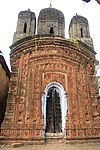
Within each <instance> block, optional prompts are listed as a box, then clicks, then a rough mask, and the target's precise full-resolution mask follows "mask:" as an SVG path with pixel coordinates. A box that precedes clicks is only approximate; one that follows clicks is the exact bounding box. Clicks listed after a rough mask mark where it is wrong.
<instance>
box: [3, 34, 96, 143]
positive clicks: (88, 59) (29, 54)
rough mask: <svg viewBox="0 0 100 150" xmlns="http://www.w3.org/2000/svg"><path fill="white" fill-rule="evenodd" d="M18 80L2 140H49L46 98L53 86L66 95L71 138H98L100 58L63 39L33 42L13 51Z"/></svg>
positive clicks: (12, 90)
mask: <svg viewBox="0 0 100 150" xmlns="http://www.w3.org/2000/svg"><path fill="white" fill-rule="evenodd" d="M11 49H12V51H11V54H10V56H11V69H12V75H11V80H10V88H9V95H8V102H7V110H6V116H5V119H4V122H3V124H2V130H1V135H5V136H6V137H7V136H8V137H10V138H14V139H19V140H20V139H23V138H27V139H31V140H33V139H37V140H39V139H40V138H44V136H45V134H44V133H45V130H44V118H43V117H44V116H43V114H42V96H43V95H44V90H45V87H46V86H47V84H48V83H50V82H58V83H60V84H61V85H62V86H63V87H64V90H65V93H66V101H67V104H68V105H67V112H66V128H65V134H66V138H72V139H73V138H76V139H77V138H81V137H83V138H88V137H94V138H95V137H98V136H99V132H98V128H99V121H98V119H99V99H97V97H96V85H95V82H94V62H95V53H94V52H92V51H90V50H89V49H88V47H87V46H85V45H84V44H82V45H81V43H80V42H79V43H73V42H70V41H69V40H65V39H63V38H60V37H59V38H58V37H52V36H51V37H45V36H44V37H40V38H39V36H37V37H35V38H30V39H27V40H26V41H25V39H24V41H19V43H15V44H14V45H12V46H11Z"/></svg>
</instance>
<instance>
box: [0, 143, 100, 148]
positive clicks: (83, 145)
mask: <svg viewBox="0 0 100 150" xmlns="http://www.w3.org/2000/svg"><path fill="white" fill-rule="evenodd" d="M0 150H100V143H88V144H46V145H23V146H22V145H20V144H19V145H10V146H4V145H1V146H0Z"/></svg>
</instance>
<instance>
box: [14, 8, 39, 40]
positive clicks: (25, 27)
mask: <svg viewBox="0 0 100 150" xmlns="http://www.w3.org/2000/svg"><path fill="white" fill-rule="evenodd" d="M35 30H36V17H35V13H34V12H31V11H30V9H28V10H25V11H21V12H20V13H19V15H18V22H17V27H16V32H15V33H14V37H13V42H16V41H18V40H20V39H23V38H25V37H27V36H32V35H34V34H35Z"/></svg>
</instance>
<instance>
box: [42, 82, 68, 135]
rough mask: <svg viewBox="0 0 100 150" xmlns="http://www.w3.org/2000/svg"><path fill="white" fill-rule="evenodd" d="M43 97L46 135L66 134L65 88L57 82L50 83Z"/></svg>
mask: <svg viewBox="0 0 100 150" xmlns="http://www.w3.org/2000/svg"><path fill="white" fill-rule="evenodd" d="M44 93H45V94H44V96H43V97H42V113H43V116H44V128H45V133H47V134H48V133H57V134H58V133H64V131H65V130H64V129H65V123H66V110H67V101H66V95H65V91H64V88H63V86H62V85H61V84H59V83H57V82H51V83H49V84H48V85H47V86H46V88H45V91H44Z"/></svg>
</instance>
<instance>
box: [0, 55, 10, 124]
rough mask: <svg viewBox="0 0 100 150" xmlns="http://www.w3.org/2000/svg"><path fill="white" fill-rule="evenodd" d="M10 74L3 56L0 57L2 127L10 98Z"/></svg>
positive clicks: (0, 116)
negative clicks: (8, 98)
mask: <svg viewBox="0 0 100 150" xmlns="http://www.w3.org/2000/svg"><path fill="white" fill-rule="evenodd" d="M9 78H10V72H9V69H8V67H7V65H6V62H5V60H4V58H3V56H0V126H1V123H2V121H3V118H4V114H5V109H6V101H7V96H8V87H9Z"/></svg>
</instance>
